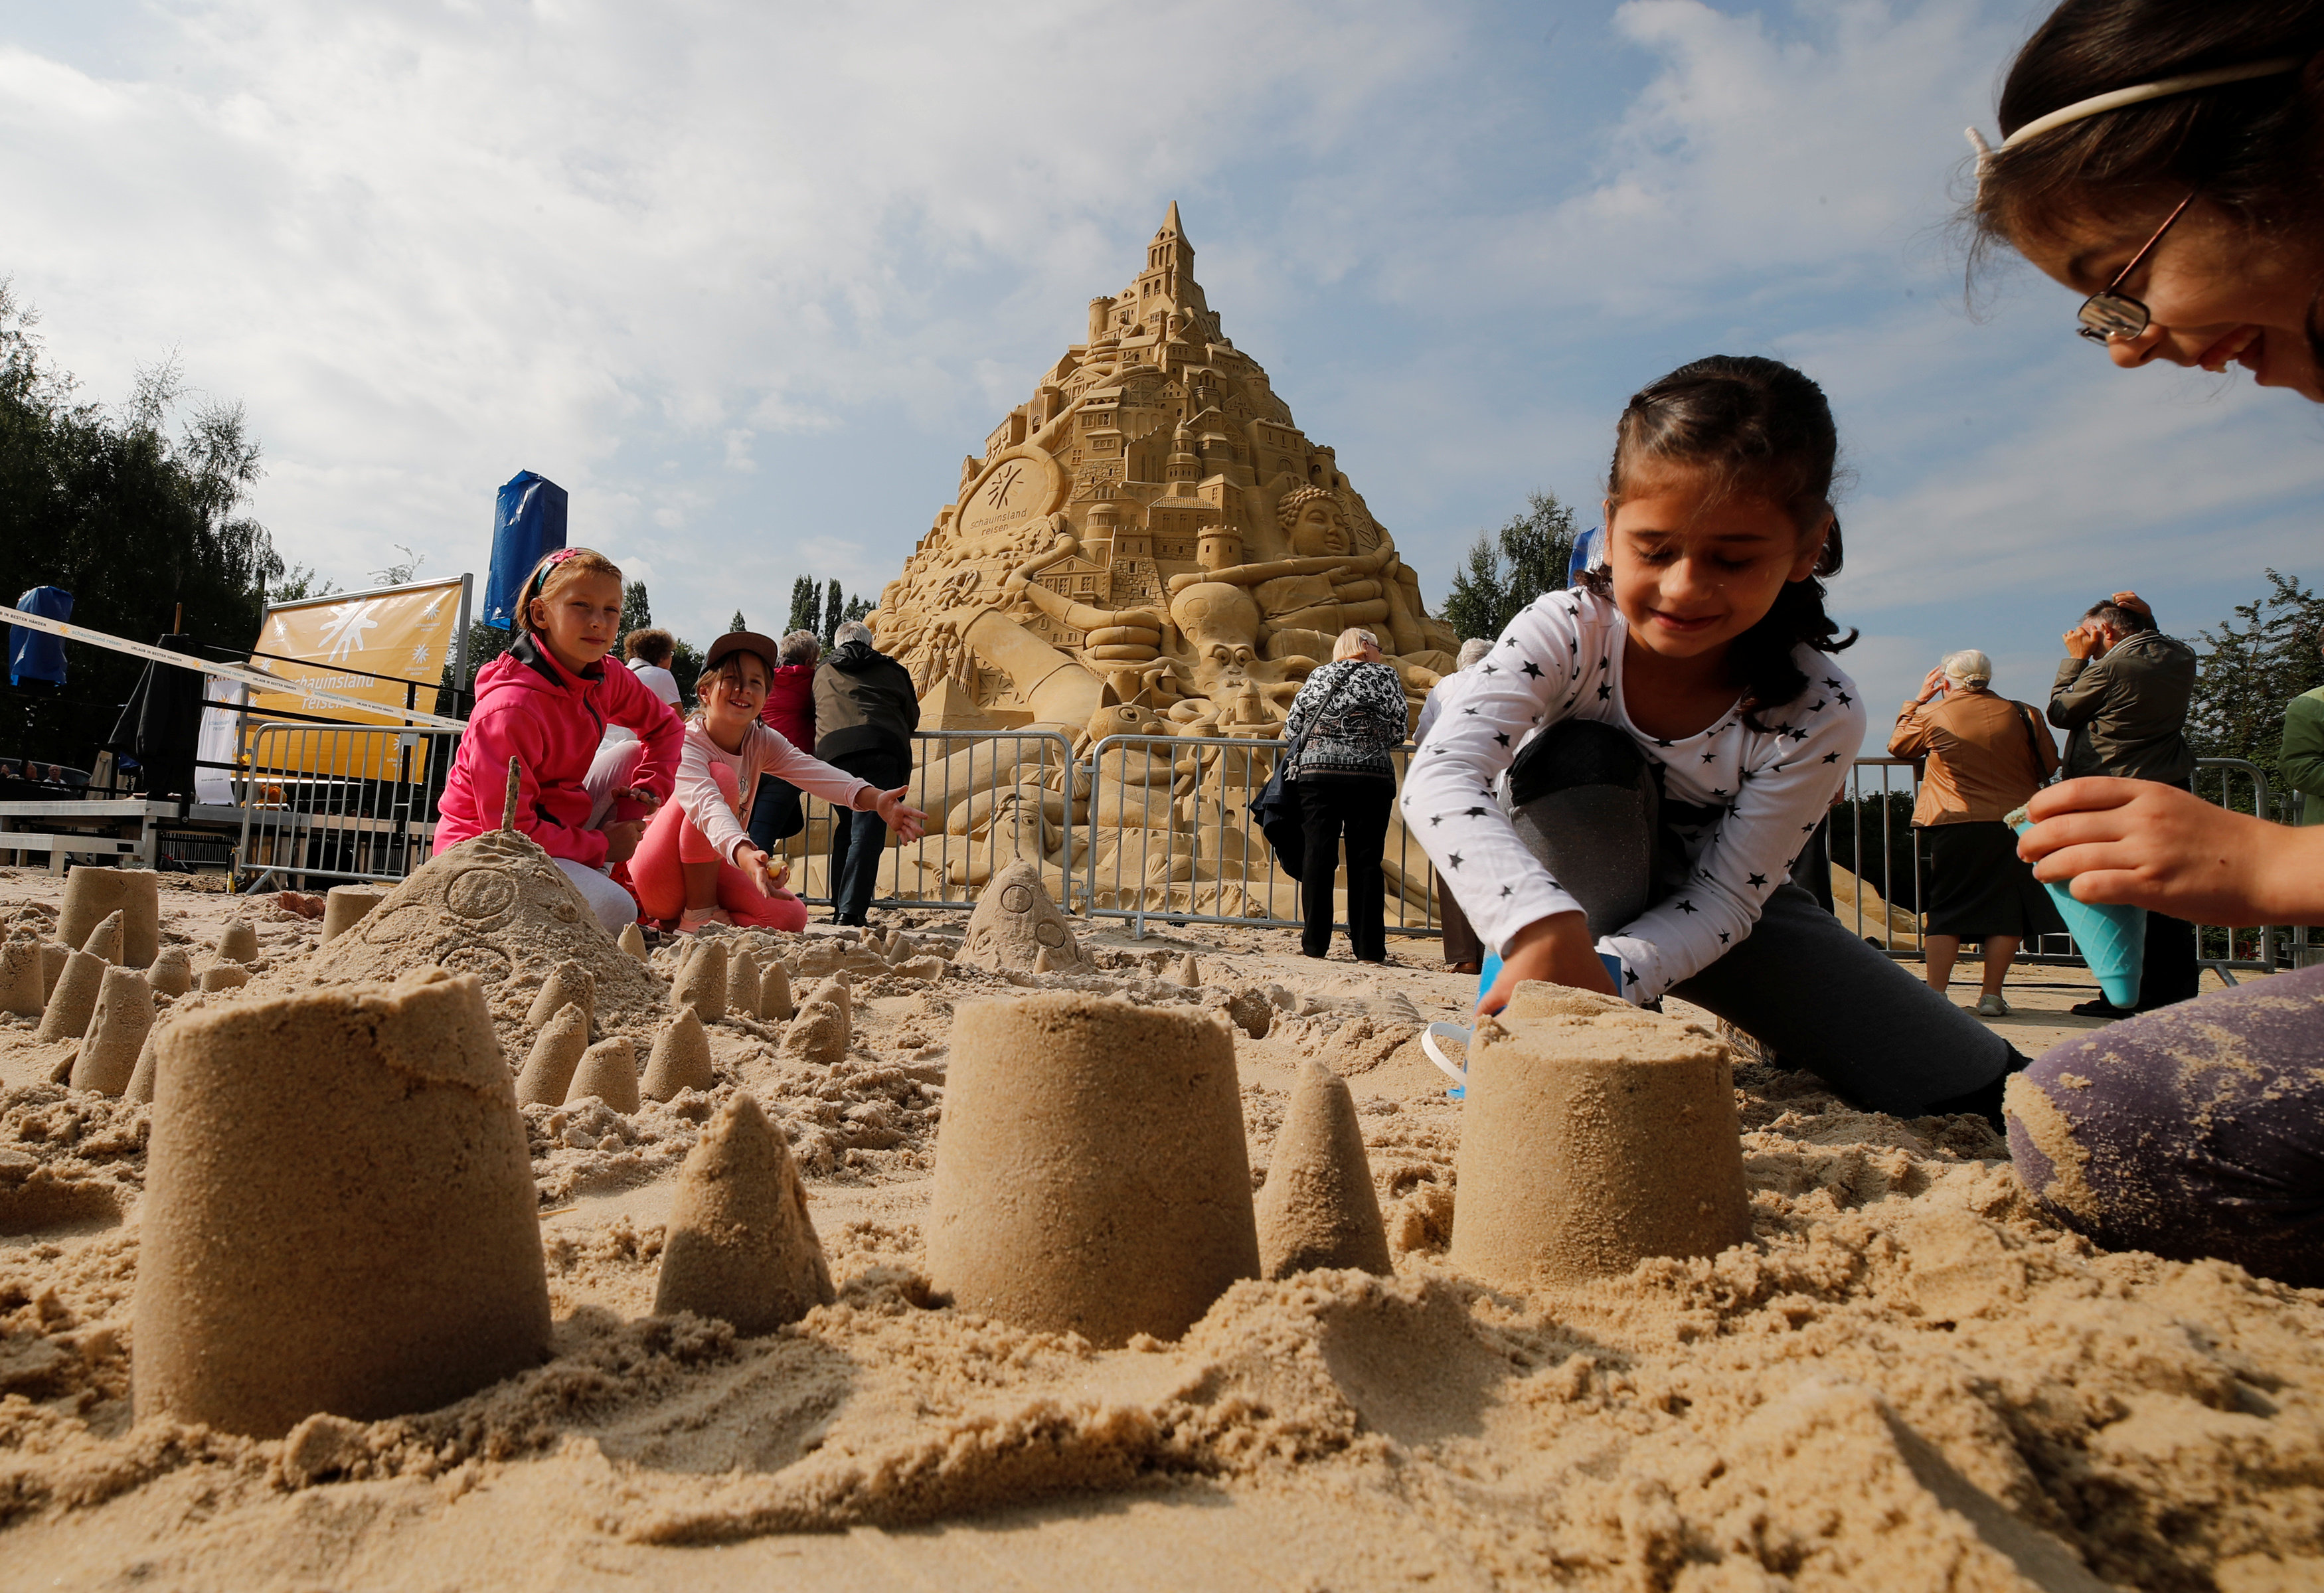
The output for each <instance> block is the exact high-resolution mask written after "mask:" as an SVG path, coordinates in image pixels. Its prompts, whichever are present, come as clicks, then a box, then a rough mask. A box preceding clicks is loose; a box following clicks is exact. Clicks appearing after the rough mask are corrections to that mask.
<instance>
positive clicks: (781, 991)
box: [759, 959, 798, 1022]
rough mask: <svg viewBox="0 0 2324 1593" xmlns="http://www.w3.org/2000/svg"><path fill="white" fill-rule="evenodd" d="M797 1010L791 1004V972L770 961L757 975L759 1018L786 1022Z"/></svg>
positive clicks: (778, 963)
mask: <svg viewBox="0 0 2324 1593" xmlns="http://www.w3.org/2000/svg"><path fill="white" fill-rule="evenodd" d="M796 1011H798V1008H797V1007H795V1006H793V1005H792V1002H791V971H790V970H789V969H788V968H786V967H784V966H783V965H782V964H781V963H780V962H776V961H773V960H772V959H770V960H769V962H768V963H767V966H766V969H765V971H763V972H761V974H760V975H759V1016H760V1017H763V1018H774V1019H779V1020H782V1021H785V1022H788V1020H789V1018H790V1017H791V1015H792V1014H793V1013H794V1012H796Z"/></svg>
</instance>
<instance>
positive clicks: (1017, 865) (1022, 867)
mask: <svg viewBox="0 0 2324 1593" xmlns="http://www.w3.org/2000/svg"><path fill="white" fill-rule="evenodd" d="M1045 952H1046V953H1047V954H1048V957H1049V969H1050V970H1054V971H1058V972H1074V973H1084V972H1095V971H1097V964H1096V963H1095V962H1092V961H1091V960H1090V958H1089V956H1088V954H1087V953H1084V951H1083V950H1082V947H1081V943H1080V942H1079V941H1077V940H1076V939H1074V931H1073V925H1071V924H1070V923H1069V922H1067V920H1066V918H1065V915H1064V914H1063V913H1061V912H1059V911H1058V910H1057V904H1056V902H1054V901H1052V900H1050V899H1049V893H1048V891H1047V889H1043V887H1042V884H1041V871H1040V870H1038V869H1037V868H1035V867H1034V866H1033V865H1032V864H1031V863H1028V862H1027V861H1024V860H1023V859H1021V858H1019V860H1018V861H1015V862H1012V863H1010V865H1009V866H1008V867H1007V868H1005V869H1002V870H1001V871H1000V872H999V873H997V874H995V875H993V876H992V879H991V882H990V883H988V884H987V885H986V886H985V888H984V890H983V893H982V895H981V896H979V897H978V898H977V901H976V911H975V912H973V913H972V914H970V915H969V919H968V928H967V930H966V931H965V932H964V934H963V935H962V936H961V943H960V951H959V953H958V954H957V955H955V956H954V958H953V961H954V962H957V963H960V964H961V965H962V966H964V967H967V968H987V969H991V970H993V971H996V972H997V971H1001V970H1004V969H1014V970H1016V971H1019V972H1023V973H1030V972H1032V971H1034V963H1035V962H1036V960H1037V959H1038V958H1039V957H1040V956H1041V955H1042V953H1045Z"/></svg>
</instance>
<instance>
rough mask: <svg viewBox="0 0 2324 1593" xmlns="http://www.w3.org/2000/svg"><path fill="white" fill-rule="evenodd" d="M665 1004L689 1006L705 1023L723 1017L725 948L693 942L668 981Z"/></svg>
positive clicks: (718, 945)
mask: <svg viewBox="0 0 2324 1593" xmlns="http://www.w3.org/2000/svg"><path fill="white" fill-rule="evenodd" d="M669 1004H670V1005H671V1006H672V1007H691V1008H694V1011H695V1015H696V1017H699V1018H701V1019H702V1021H703V1022H705V1023H716V1022H717V1021H718V1020H719V1019H720V1018H722V1017H725V1016H726V948H725V947H724V946H722V945H720V944H718V943H717V942H716V941H715V940H702V939H698V938H697V939H696V942H695V944H694V945H693V947H692V949H691V950H690V951H689V952H688V953H687V957H686V960H685V961H684V962H680V963H679V964H678V977H677V978H676V979H674V980H672V981H670V986H669Z"/></svg>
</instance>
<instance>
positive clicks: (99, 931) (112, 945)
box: [66, 909, 128, 966]
mask: <svg viewBox="0 0 2324 1593" xmlns="http://www.w3.org/2000/svg"><path fill="white" fill-rule="evenodd" d="M127 938H128V929H127V927H126V915H124V914H123V913H121V912H120V911H118V910H117V909H116V910H115V911H114V912H110V913H107V914H106V916H104V917H102V918H100V919H98V920H97V927H96V928H94V929H92V930H90V931H89V932H88V938H87V939H85V940H83V941H82V942H81V944H80V949H81V950H82V951H84V952H87V953H88V954H89V955H90V956H92V957H102V958H104V959H105V960H106V962H112V963H115V964H118V965H124V966H125V964H122V962H121V956H122V946H123V943H124V941H125V940H126V939H127ZM66 944H71V943H70V942H67V943H66Z"/></svg>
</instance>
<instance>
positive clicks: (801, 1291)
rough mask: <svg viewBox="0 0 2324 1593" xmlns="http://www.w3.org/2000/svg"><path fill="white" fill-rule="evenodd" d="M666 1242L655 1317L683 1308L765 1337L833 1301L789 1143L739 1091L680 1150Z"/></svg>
mask: <svg viewBox="0 0 2324 1593" xmlns="http://www.w3.org/2000/svg"><path fill="white" fill-rule="evenodd" d="M833 1298H834V1295H833V1293H832V1287H831V1269H830V1267H829V1266H828V1265H826V1264H825V1260H824V1255H823V1241H822V1240H821V1239H819V1238H816V1231H815V1223H814V1221H813V1220H811V1219H810V1218H809V1217H808V1216H807V1190H806V1189H805V1187H804V1186H803V1185H801V1183H799V1175H798V1165H797V1164H796V1163H794V1162H793V1161H792V1160H791V1153H790V1146H788V1144H787V1143H785V1141H784V1139H783V1135H782V1131H781V1130H780V1129H779V1128H776V1127H775V1126H774V1125H773V1124H772V1123H770V1122H769V1121H768V1120H767V1118H766V1114H765V1113H763V1112H761V1110H759V1103H758V1102H757V1101H756V1100H752V1098H751V1097H750V1096H749V1095H747V1094H738V1095H736V1096H735V1097H734V1098H733V1100H730V1101H728V1102H727V1103H726V1104H725V1105H724V1107H721V1108H720V1109H719V1110H718V1113H717V1115H716V1116H715V1117H714V1118H712V1119H710V1121H709V1122H708V1123H707V1124H706V1125H705V1127H704V1128H703V1130H702V1137H701V1139H700V1140H699V1141H697V1142H696V1145H695V1147H694V1148H693V1149H692V1150H691V1151H689V1152H687V1157H686V1165H684V1166H683V1167H682V1168H680V1169H679V1171H678V1193H677V1197H676V1199H675V1200H674V1201H673V1202H672V1203H671V1207H670V1215H669V1238H668V1239H667V1240H666V1241H665V1243H664V1245H663V1247H662V1253H661V1277H660V1281H659V1283H658V1284H657V1285H656V1286H655V1289H654V1311H655V1312H656V1313H657V1314H665V1313H668V1312H678V1311H690V1312H694V1313H695V1314H696V1315H697V1316H710V1317H717V1318H719V1319H720V1320H722V1321H729V1322H732V1323H733V1324H734V1327H735V1329H736V1330H737V1331H741V1332H744V1333H767V1332H772V1331H774V1330H775V1329H777V1328H779V1327H781V1326H783V1325H784V1324H785V1323H787V1322H795V1321H798V1319H799V1318H801V1317H803V1316H805V1315H806V1314H807V1312H810V1311H812V1310H813V1309H815V1307H816V1306H818V1305H828V1304H830V1303H831V1302H832V1300H833Z"/></svg>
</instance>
